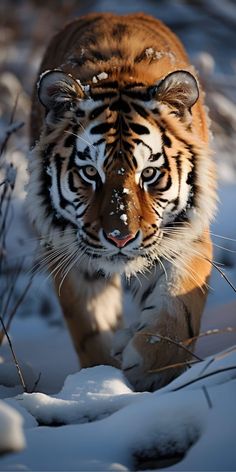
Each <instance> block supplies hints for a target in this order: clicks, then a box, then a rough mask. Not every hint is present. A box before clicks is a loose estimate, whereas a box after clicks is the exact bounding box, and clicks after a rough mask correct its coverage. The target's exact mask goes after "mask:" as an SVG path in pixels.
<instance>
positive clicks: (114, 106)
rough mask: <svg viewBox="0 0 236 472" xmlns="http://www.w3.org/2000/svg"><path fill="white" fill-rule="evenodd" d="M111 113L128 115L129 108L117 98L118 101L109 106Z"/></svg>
mask: <svg viewBox="0 0 236 472" xmlns="http://www.w3.org/2000/svg"><path fill="white" fill-rule="evenodd" d="M109 108H110V110H111V111H121V112H124V113H130V111H131V108H130V106H129V104H128V103H127V102H125V101H124V100H122V99H121V98H119V99H118V100H115V101H114V102H113V103H112V104H111V105H110V106H109Z"/></svg>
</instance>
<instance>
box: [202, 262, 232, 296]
mask: <svg viewBox="0 0 236 472" xmlns="http://www.w3.org/2000/svg"><path fill="white" fill-rule="evenodd" d="M207 260H208V259H207ZM209 262H210V263H211V264H212V266H213V267H214V268H215V269H216V270H218V272H219V273H220V275H221V277H223V279H225V280H226V282H227V283H228V284H229V286H230V287H231V288H232V289H233V291H234V292H235V293H236V287H235V286H234V285H233V284H232V282H230V280H229V278H228V277H227V275H226V274H225V273H224V271H223V270H222V269H220V267H218V265H217V264H216V263H215V262H214V261H210V260H209Z"/></svg>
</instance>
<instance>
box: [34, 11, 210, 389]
mask: <svg viewBox="0 0 236 472" xmlns="http://www.w3.org/2000/svg"><path fill="white" fill-rule="evenodd" d="M45 109H46V116H45ZM31 137H32V146H33V148H32V156H31V159H30V165H29V174H30V179H29V185H28V204H29V211H30V215H31V219H32V221H33V224H34V226H35V228H36V230H37V231H38V233H39V234H40V235H41V237H42V241H43V243H44V246H45V248H44V258H45V261H46V262H47V263H48V267H49V269H50V270H51V272H52V273H53V275H54V278H55V285H56V288H57V291H58V294H59V300H60V303H61V306H62V309H63V312H64V315H65V319H66V321H67V323H68V326H69V329H70V332H71V336H72V339H73V342H74V345H75V348H76V350H77V353H78V355H79V359H80V363H81V366H82V367H88V366H93V365H97V364H112V365H117V366H119V367H121V368H122V369H123V371H124V373H125V374H126V376H127V377H128V379H129V380H130V381H131V383H132V384H133V385H134V387H135V388H136V389H137V390H144V389H149V390H152V389H155V388H158V387H160V386H162V385H164V384H166V383H167V382H169V381H170V380H171V379H172V378H173V377H174V376H176V375H178V374H179V373H180V372H181V369H180V368H171V369H164V370H160V372H157V371H158V369H162V368H165V367H166V366H168V365H170V364H182V363H184V362H185V361H186V360H188V359H192V358H191V355H189V353H188V352H186V351H185V350H184V349H182V348H181V347H179V346H178V342H179V341H183V340H185V339H187V338H191V337H193V336H196V335H197V334H198V332H199V326H200V320H201V314H202V311H203V307H204V303H205V299H206V294H207V281H208V278H209V276H210V271H211V258H212V252H211V241H210V237H209V223H210V221H211V219H212V217H213V214H214V211H215V199H216V198H215V171H214V165H213V162H212V159H211V153H210V148H209V136H208V125H207V118H206V113H205V109H204V104H203V97H202V92H201V90H200V91H199V86H198V83H197V80H196V77H195V72H194V70H193V68H192V67H191V65H190V64H189V62H188V59H187V56H186V53H185V52H184V49H183V47H182V45H181V44H180V42H179V41H178V39H177V38H176V37H175V35H174V34H173V33H172V32H171V31H170V30H169V29H168V28H167V27H166V26H164V25H163V24H162V23H161V22H159V21H158V20H156V19H154V18H152V17H149V16H146V15H143V14H136V15H127V16H116V15H112V14H97V15H96V14H94V15H88V16H86V17H84V18H81V19H78V20H75V21H74V22H72V23H70V24H69V25H67V26H66V27H65V29H64V30H62V31H61V32H59V33H58V34H57V35H56V36H55V37H54V38H53V39H52V41H51V43H50V45H49V48H48V49H47V51H46V54H45V56H44V59H43V62H42V65H41V69H40V71H39V80H38V87H35V92H34V97H33V103H32V116H31ZM123 279H125V280H126V282H124V281H123ZM124 290H129V291H130V294H131V297H132V298H133V303H134V305H135V307H136V320H135V322H134V323H132V324H131V325H130V326H128V327H127V326H124V321H123V297H124V295H123V293H124ZM158 336H159V337H158ZM167 338H170V341H169V342H167ZM172 341H173V342H172ZM176 342H177V343H176Z"/></svg>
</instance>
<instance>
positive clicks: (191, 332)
mask: <svg viewBox="0 0 236 472" xmlns="http://www.w3.org/2000/svg"><path fill="white" fill-rule="evenodd" d="M183 308H184V316H185V320H186V323H187V327H188V336H189V338H193V337H194V335H195V333H194V329H193V327H192V323H191V318H192V315H191V313H190V311H189V310H188V308H187V307H186V305H185V303H183Z"/></svg>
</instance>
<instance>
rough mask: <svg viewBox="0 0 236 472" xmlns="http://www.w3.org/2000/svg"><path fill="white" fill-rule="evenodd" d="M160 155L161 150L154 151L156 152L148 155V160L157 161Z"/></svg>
mask: <svg viewBox="0 0 236 472" xmlns="http://www.w3.org/2000/svg"><path fill="white" fill-rule="evenodd" d="M161 156H162V153H161V152H156V154H152V155H151V156H150V157H149V159H148V160H149V161H150V162H156V161H158V159H160V157H161Z"/></svg>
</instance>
